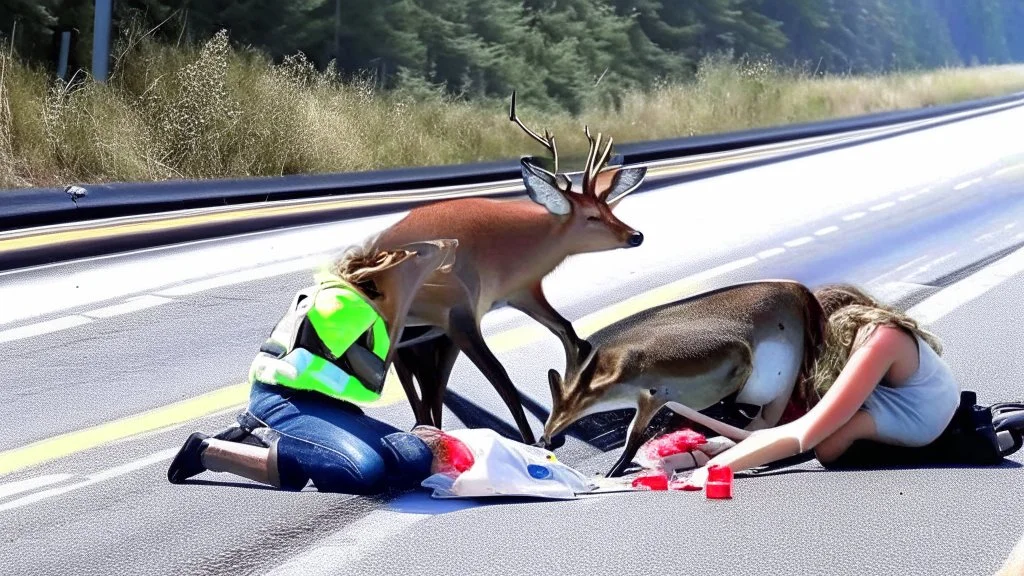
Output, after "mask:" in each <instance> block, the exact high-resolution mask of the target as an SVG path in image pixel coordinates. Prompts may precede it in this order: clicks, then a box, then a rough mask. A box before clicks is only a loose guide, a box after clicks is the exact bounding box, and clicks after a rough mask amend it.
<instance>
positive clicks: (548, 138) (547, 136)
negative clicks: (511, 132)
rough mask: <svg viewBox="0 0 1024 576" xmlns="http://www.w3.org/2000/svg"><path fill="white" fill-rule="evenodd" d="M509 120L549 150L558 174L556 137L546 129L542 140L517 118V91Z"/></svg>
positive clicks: (513, 97)
mask: <svg viewBox="0 0 1024 576" xmlns="http://www.w3.org/2000/svg"><path fill="white" fill-rule="evenodd" d="M508 119H509V120H511V121H513V122H515V123H516V124H517V125H518V126H519V127H520V128H522V129H523V131H524V132H526V133H527V134H529V135H530V137H532V138H533V139H534V140H536V141H537V142H540V143H541V144H543V145H544V147H545V148H547V149H548V151H550V152H551V156H552V157H553V158H554V160H555V169H554V173H555V174H557V173H558V149H557V148H556V147H555V137H554V135H552V134H551V132H548V130H547V129H545V130H544V137H543V138H541V137H540V136H539V135H538V134H537V133H536V132H534V131H533V130H530V129H529V128H527V127H526V125H525V124H523V123H522V122H521V121H520V120H519V117H518V116H516V91H515V90H513V91H512V105H511V106H509V110H508Z"/></svg>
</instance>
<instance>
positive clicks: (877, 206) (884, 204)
mask: <svg viewBox="0 0 1024 576" xmlns="http://www.w3.org/2000/svg"><path fill="white" fill-rule="evenodd" d="M895 205H896V203H895V202H893V201H891V200H890V201H889V202H882V203H881V204H875V205H874V206H872V207H871V208H868V210H871V211H872V212H881V211H882V210H886V209H889V208H892V207H893V206H895Z"/></svg>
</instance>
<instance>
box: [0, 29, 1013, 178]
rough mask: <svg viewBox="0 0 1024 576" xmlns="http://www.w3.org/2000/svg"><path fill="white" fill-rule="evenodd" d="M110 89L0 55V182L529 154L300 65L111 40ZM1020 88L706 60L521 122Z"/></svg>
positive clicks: (621, 134)
mask: <svg viewBox="0 0 1024 576" xmlns="http://www.w3.org/2000/svg"><path fill="white" fill-rule="evenodd" d="M115 54H116V60H115V62H114V66H113V74H112V76H111V79H110V81H109V82H108V83H107V84H106V85H101V84H97V83H94V82H92V81H90V80H88V79H84V80H85V81H81V80H83V79H73V80H72V82H71V83H70V84H68V83H64V82H58V81H55V80H52V79H50V77H49V74H48V72H47V71H44V70H41V69H39V68H35V67H32V66H30V65H28V64H26V63H24V62H22V61H20V60H19V59H18V58H17V57H16V55H12V54H9V53H5V54H3V55H2V56H0V187H4V188H10V187H23V186H40V185H63V184H68V183H90V182H101V181H142V180H161V179H168V178H214V177H227V176H256V175H282V174H296V173H317V172H338V171H357V170H368V169H376V168H385V167H396V166H419V165H433V164H448V163H459V162H474V161H485V160H493V159H500V158H514V157H517V156H519V155H520V154H524V153H538V152H541V150H540V149H539V147H538V145H537V144H536V143H534V142H533V141H531V140H530V139H529V138H527V137H526V136H525V135H523V134H522V133H521V132H520V131H519V130H518V129H516V128H515V127H514V125H512V124H511V123H510V122H509V121H508V116H507V106H508V102H507V101H506V100H483V101H481V100H476V101H473V102H465V101H458V100H454V99H451V98H448V97H445V96H444V95H443V94H441V93H440V92H438V91H436V90H433V89H432V88H431V87H430V86H428V85H424V84H422V83H420V84H415V83H409V84H408V85H407V86H406V88H404V89H400V90H397V91H393V92H387V93H382V92H379V91H377V90H375V88H374V83H373V82H372V81H371V80H369V79H365V80H364V79H355V80H349V81H345V82H342V81H340V80H339V79H338V78H339V76H338V75H337V74H335V73H334V71H332V70H328V71H325V72H320V71H317V70H316V69H315V68H314V67H313V66H312V65H311V64H310V63H309V62H308V61H306V60H305V59H304V58H302V57H301V56H296V57H294V58H289V59H287V60H285V61H284V62H283V63H281V64H276V65H275V64H273V63H271V62H269V61H268V60H267V59H266V58H265V57H264V56H263V55H261V54H259V53H256V52H254V51H250V50H246V49H238V48H233V47H232V46H231V45H230V44H229V41H228V38H227V36H226V35H225V34H223V33H222V34H218V35H217V36H215V37H214V38H212V39H211V40H209V41H208V42H207V43H206V44H204V45H202V46H173V45H167V44H160V43H157V42H154V41H152V40H150V39H148V38H147V37H146V36H145V35H143V34H134V35H130V36H129V37H127V38H125V39H122V40H121V42H120V44H119V45H118V50H117V51H115ZM1019 90H1024V67H1022V66H1003V67H978V68H966V69H943V70H935V71H929V72H915V73H901V74H889V75H879V76H869V77H868V76H859V77H853V76H833V77H824V78H822V77H812V76H811V75H809V74H806V73H804V72H801V71H797V70H792V69H785V68H781V67H777V66H774V65H771V64H770V63H765V62H743V61H740V62H736V61H734V60H729V59H725V58H720V57H719V58H709V59H707V60H705V61H704V62H703V64H702V65H701V67H700V70H699V73H698V74H697V76H696V78H695V79H694V80H692V81H690V82H686V83H678V84H665V85H661V86H658V87H656V88H655V89H653V90H651V91H648V92H643V93H642V92H636V93H632V94H630V95H628V96H627V97H626V98H625V100H624V101H623V103H622V106H621V109H620V110H619V111H609V110H603V109H599V108H596V107H594V108H591V109H588V110H585V111H584V112H583V113H582V114H581V115H580V117H572V116H570V115H568V114H557V113H550V112H549V113H541V112H540V111H537V110H531V108H530V106H529V102H521V105H520V108H521V112H520V116H521V117H522V118H523V120H524V121H525V122H526V123H527V124H528V125H531V126H536V127H538V128H549V129H551V131H552V132H553V133H555V134H556V135H557V137H558V141H559V149H560V152H562V153H563V154H564V155H567V156H571V155H582V154H583V153H584V152H585V146H586V140H585V138H584V134H583V125H584V124H585V123H586V124H589V125H590V127H591V129H592V130H595V131H601V132H603V133H605V134H608V135H611V136H613V137H614V138H615V141H616V142H620V143H621V142H628V141H636V140H648V139H659V138H669V137H676V136H686V135H696V134H707V133H714V132H723V131H730V130H738V129H744V128H752V127H760V126H770V125H780V124H787V123H792V122H801V121H812V120H819V119H827V118H835V117H841V116H849V115H854V114H862V113H869V112H874V111H883V110H896V109H905V108H911V107H918V106H925V105H933V104H941V103H948V102H955V101H960V100H965V99H970V98H977V97H983V96H989V95H997V94H1005V93H1010V92H1014V91H1019Z"/></svg>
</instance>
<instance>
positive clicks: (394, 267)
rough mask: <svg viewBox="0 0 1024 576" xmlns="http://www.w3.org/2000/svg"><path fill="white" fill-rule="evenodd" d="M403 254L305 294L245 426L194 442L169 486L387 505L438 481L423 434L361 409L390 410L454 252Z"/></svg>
mask: <svg viewBox="0 0 1024 576" xmlns="http://www.w3.org/2000/svg"><path fill="white" fill-rule="evenodd" d="M405 248H406V249H404V250H393V251H382V252H375V251H367V250H366V249H360V248H357V249H353V250H351V251H350V252H348V253H347V254H346V255H345V256H344V257H343V258H341V259H340V260H339V261H338V262H337V263H335V265H334V266H333V269H332V270H331V272H330V273H329V274H326V275H324V276H322V277H321V278H320V279H319V281H318V283H317V285H316V286H313V287H311V288H307V289H304V290H302V291H300V292H299V293H298V294H297V295H296V297H295V298H294V299H293V300H292V303H291V306H290V307H289V309H288V312H287V313H286V314H285V315H284V317H283V318H282V319H281V320H280V321H279V322H278V323H277V325H276V326H275V328H274V330H273V332H272V334H271V336H270V338H269V339H268V340H267V341H266V342H265V343H264V344H263V346H262V347H261V348H260V351H259V352H258V353H257V355H256V358H255V359H254V360H253V362H252V365H251V368H250V370H249V381H250V384H251V387H252V388H251V391H250V396H249V406H248V408H247V410H245V411H244V412H243V413H241V414H239V416H238V424H237V425H235V426H233V427H231V428H229V429H227V430H225V431H223V432H221V433H220V434H217V435H216V436H214V437H210V436H207V435H205V434H202V433H199V432H196V433H194V434H192V435H191V436H189V438H188V439H187V440H186V441H185V444H184V445H183V446H182V448H181V450H179V452H178V454H177V456H175V458H174V460H173V461H172V463H171V466H170V468H169V469H168V472H167V477H168V480H170V481H171V482H172V483H175V484H180V483H183V482H184V481H185V480H186V479H188V478H191V477H192V476H195V475H197V474H199V473H201V472H203V471H204V470H212V471H215V472H228V473H231V474H235V475H238V476H241V477H244V478H247V479H249V480H253V481H255V482H259V483H262V484H269V485H271V486H274V487H276V488H280V489H284V490H291V491H296V490H302V489H303V488H304V487H305V486H306V485H307V484H308V483H309V482H310V481H312V483H313V485H314V486H316V488H317V489H318V490H319V491H321V492H342V493H348V494H377V493H380V492H382V491H384V490H385V489H387V488H388V487H398V488H408V487H413V486H416V485H418V484H419V483H420V482H422V481H423V479H425V478H426V477H428V476H429V475H430V473H431V461H432V458H433V455H432V453H431V450H430V448H429V447H428V445H427V444H426V443H425V442H424V441H423V440H421V438H420V436H424V434H425V431H423V430H417V429H414V430H413V432H412V433H410V432H403V431H401V430H399V429H397V428H395V427H393V426H391V425H389V424H386V423H384V422H381V421H379V420H376V419H374V418H371V417H369V416H367V415H366V414H364V413H363V411H362V410H361V409H360V408H359V406H357V405H356V404H355V402H369V401H373V400H376V399H378V398H380V394H381V392H382V390H383V387H384V380H385V376H386V374H387V369H388V365H387V364H388V362H389V361H390V357H389V353H390V352H391V349H392V344H393V343H394V342H396V340H397V339H398V337H399V336H400V335H401V326H402V325H403V324H404V317H405V314H406V312H407V311H408V307H409V305H410V304H411V302H412V298H413V296H414V295H415V293H416V291H418V289H419V287H420V285H421V284H422V283H423V281H424V280H425V279H426V278H427V277H428V276H429V275H430V274H431V273H432V272H434V271H435V270H438V269H441V270H442V271H445V270H446V269H448V268H450V263H449V262H450V260H451V259H452V258H453V257H454V248H455V243H454V242H452V241H439V242H436V243H416V244H414V245H410V246H407V247H405ZM389 324H390V333H389ZM424 437H426V436H424Z"/></svg>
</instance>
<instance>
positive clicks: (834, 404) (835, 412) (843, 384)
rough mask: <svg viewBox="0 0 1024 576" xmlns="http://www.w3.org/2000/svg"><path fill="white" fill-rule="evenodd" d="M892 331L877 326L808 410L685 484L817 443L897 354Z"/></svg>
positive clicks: (852, 408) (753, 439) (851, 409)
mask: <svg viewBox="0 0 1024 576" xmlns="http://www.w3.org/2000/svg"><path fill="white" fill-rule="evenodd" d="M899 338H906V335H904V334H903V333H901V332H900V331H899V330H898V329H895V328H888V327H879V328H877V329H875V330H874V331H873V332H872V334H871V336H869V337H868V339H867V341H866V342H865V343H864V345H863V346H861V347H859V348H858V349H857V350H856V351H855V352H854V353H853V354H851V355H850V359H849V361H848V362H847V363H846V366H845V367H844V368H843V371H842V372H841V373H840V374H839V377H838V378H837V379H836V381H835V383H834V384H833V385H832V387H831V388H829V390H828V392H827V393H825V396H824V397H823V398H822V399H821V402H819V403H818V404H817V405H816V406H815V407H814V408H812V409H811V410H810V411H809V412H808V413H807V414H805V415H803V416H802V417H800V418H799V419H797V420H794V421H793V422H790V423H789V424H784V425H782V426H777V427H775V428H769V429H766V430H758V431H757V432H754V433H753V434H751V435H750V436H748V437H747V438H746V439H745V440H743V441H742V442H740V443H739V444H737V445H736V446H735V447H733V448H730V449H729V450H726V451H725V452H722V453H721V454H719V455H718V456H716V457H714V458H712V459H711V460H710V461H708V463H707V465H706V466H705V467H704V468H702V469H700V470H698V471H697V472H695V473H694V475H693V477H691V479H690V483H691V484H692V485H694V486H703V482H704V480H705V479H706V468H707V467H710V466H714V465H716V464H717V465H723V466H728V467H730V468H732V469H733V470H734V471H740V470H747V469H749V468H753V467H756V466H761V465H764V464H768V463H771V462H774V461H776V460H780V459H782V458H786V457H788V456H795V455H796V454H799V453H801V452H805V451H807V450H810V449H812V448H814V447H815V446H817V445H818V444H819V443H821V442H822V441H823V440H825V439H826V438H828V437H829V436H831V435H832V434H834V433H835V432H836V431H837V430H839V428H841V427H842V426H843V425H845V424H846V423H847V422H849V421H850V419H851V418H853V416H854V414H856V413H857V410H859V409H860V407H861V406H863V405H864V401H865V400H866V399H867V397H868V396H869V395H870V394H871V392H872V391H873V390H874V389H875V386H877V385H878V382H879V381H881V379H882V378H883V377H884V376H885V374H886V373H887V372H888V371H889V369H890V368H891V367H892V365H893V363H894V362H895V361H896V359H897V357H898V353H899V350H900V349H901V347H900V342H899V340H898V339H899Z"/></svg>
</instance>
